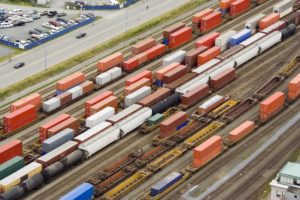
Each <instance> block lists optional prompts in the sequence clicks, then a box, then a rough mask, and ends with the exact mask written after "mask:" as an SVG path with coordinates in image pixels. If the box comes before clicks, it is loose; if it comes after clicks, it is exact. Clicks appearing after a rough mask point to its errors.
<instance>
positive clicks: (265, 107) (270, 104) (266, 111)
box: [260, 92, 285, 121]
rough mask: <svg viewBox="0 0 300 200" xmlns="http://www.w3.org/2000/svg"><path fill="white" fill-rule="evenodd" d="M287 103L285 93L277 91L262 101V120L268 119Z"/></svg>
mask: <svg viewBox="0 0 300 200" xmlns="http://www.w3.org/2000/svg"><path fill="white" fill-rule="evenodd" d="M284 103H285V94H284V93H283V92H275V93H274V94H272V95H271V96H270V97H268V98H267V99H265V100H264V101H263V102H261V103H260V120H262V121H266V120H268V119H270V118H272V117H273V116H274V115H275V114H277V113H278V112H279V111H280V110H281V109H283V107H284Z"/></svg>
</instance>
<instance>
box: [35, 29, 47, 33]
mask: <svg viewBox="0 0 300 200" xmlns="http://www.w3.org/2000/svg"><path fill="white" fill-rule="evenodd" d="M33 30H35V31H37V32H39V33H44V31H42V30H41V29H38V28H34V29H33Z"/></svg>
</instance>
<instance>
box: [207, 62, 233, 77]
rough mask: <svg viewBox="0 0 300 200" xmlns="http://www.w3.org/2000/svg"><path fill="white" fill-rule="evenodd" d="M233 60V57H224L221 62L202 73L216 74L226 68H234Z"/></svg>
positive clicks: (210, 75)
mask: <svg viewBox="0 0 300 200" xmlns="http://www.w3.org/2000/svg"><path fill="white" fill-rule="evenodd" d="M234 66H235V61H234V60H233V59H226V60H223V61H222V62H221V63H219V64H217V65H216V66H214V67H213V68H211V69H209V70H207V71H206V72H204V75H207V76H209V77H212V76H216V75H218V74H219V73H222V72H223V71H224V70H226V69H230V68H234Z"/></svg>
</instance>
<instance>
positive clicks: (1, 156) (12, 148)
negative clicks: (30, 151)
mask: <svg viewBox="0 0 300 200" xmlns="http://www.w3.org/2000/svg"><path fill="white" fill-rule="evenodd" d="M21 155H22V141H20V140H12V141H10V142H8V143H6V144H5V145H3V146H1V147H0V164H3V163H4V162H6V161H8V160H10V159H12V158H13V157H15V156H21Z"/></svg>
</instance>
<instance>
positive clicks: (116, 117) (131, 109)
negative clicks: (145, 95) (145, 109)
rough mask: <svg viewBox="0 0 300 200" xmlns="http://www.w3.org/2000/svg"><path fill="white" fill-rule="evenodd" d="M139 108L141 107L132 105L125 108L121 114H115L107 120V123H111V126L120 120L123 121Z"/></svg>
mask: <svg viewBox="0 0 300 200" xmlns="http://www.w3.org/2000/svg"><path fill="white" fill-rule="evenodd" d="M141 108H142V106H141V105H137V104H133V105H131V106H129V107H128V108H125V109H124V110H122V111H121V112H119V113H117V114H115V115H114V116H112V117H110V118H108V119H107V121H108V122H110V123H112V124H116V123H118V122H119V121H121V120H123V119H125V118H126V117H128V116H129V115H131V114H133V113H135V112H136V111H138V110H140V109H141Z"/></svg>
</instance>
